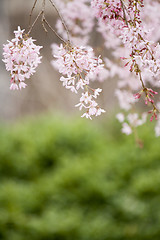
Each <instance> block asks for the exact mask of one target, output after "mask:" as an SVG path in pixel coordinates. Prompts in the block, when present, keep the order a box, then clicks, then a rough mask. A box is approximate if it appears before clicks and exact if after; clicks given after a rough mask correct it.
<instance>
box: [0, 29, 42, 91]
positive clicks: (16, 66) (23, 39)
mask: <svg viewBox="0 0 160 240" xmlns="http://www.w3.org/2000/svg"><path fill="white" fill-rule="evenodd" d="M24 31H25V30H24V29H23V30H21V29H20V27H18V30H17V31H14V34H15V38H13V39H12V40H11V41H8V43H7V44H4V47H3V51H4V52H3V56H4V59H3V62H4V63H5V66H6V69H7V71H9V72H10V75H11V85H10V89H11V90H15V89H17V90H18V89H21V88H25V87H26V86H27V84H26V83H25V82H24V81H25V79H28V78H30V76H31V75H32V74H33V73H34V72H35V69H36V68H37V66H38V64H39V63H40V62H41V58H42V57H40V56H39V54H40V52H39V51H40V49H41V48H42V47H41V46H37V45H35V44H34V41H35V40H33V39H32V38H31V37H29V36H27V35H24Z"/></svg>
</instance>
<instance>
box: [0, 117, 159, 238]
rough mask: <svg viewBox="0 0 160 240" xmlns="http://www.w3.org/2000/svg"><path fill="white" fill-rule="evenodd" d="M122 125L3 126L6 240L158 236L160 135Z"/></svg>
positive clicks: (0, 231) (0, 180) (0, 222)
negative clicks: (129, 132)
mask: <svg viewBox="0 0 160 240" xmlns="http://www.w3.org/2000/svg"><path fill="white" fill-rule="evenodd" d="M117 124H118V123H117ZM117 124H115V123H113V126H111V125H108V126H106V125H105V124H104V123H101V126H99V127H98V125H97V124H96V123H92V124H91V123H90V122H88V121H85V120H82V121H79V120H78V121H77V120H75V119H68V120H66V122H64V121H62V120H60V118H58V119H53V118H52V117H46V118H45V117H44V118H40V119H38V120H32V121H29V122H23V123H21V124H17V125H14V126H11V127H8V126H6V127H5V126H3V125H2V124H1V128H0V139H1V143H0V239H2V240H29V239H31V240H153V239H154V240H159V239H160V206H159V203H160V152H159V139H156V138H155V137H154V134H153V132H152V129H151V127H150V128H148V127H147V126H146V127H143V128H142V129H141V132H140V135H141V138H142V139H143V141H144V148H143V149H140V148H138V147H137V146H136V144H135V142H134V139H133V136H130V137H126V136H123V135H122V134H121V133H120V130H119V125H117Z"/></svg>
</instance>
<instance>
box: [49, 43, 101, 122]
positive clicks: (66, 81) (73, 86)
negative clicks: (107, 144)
mask: <svg viewBox="0 0 160 240" xmlns="http://www.w3.org/2000/svg"><path fill="white" fill-rule="evenodd" d="M52 52H53V56H54V58H55V59H56V60H53V61H52V65H53V67H55V68H57V69H58V70H59V72H60V73H62V74H63V75H65V76H66V77H64V76H61V77H60V81H62V82H63V86H65V87H66V88H67V89H70V90H71V91H72V92H75V93H77V92H78V91H79V89H82V90H83V91H84V92H83V93H82V96H81V98H80V102H79V103H78V104H77V105H76V107H79V109H80V110H82V108H85V109H86V111H87V112H86V113H85V114H83V115H82V117H84V116H85V117H86V118H90V119H92V116H93V115H94V116H98V115H100V114H101V113H102V112H105V111H104V110H103V109H101V108H100V107H99V106H98V104H97V103H96V102H95V100H93V99H95V98H97V96H98V95H99V94H100V92H101V91H102V89H100V88H97V89H92V88H90V87H89V83H90V79H91V78H92V76H93V75H96V74H98V73H99V72H100V70H102V69H103V64H102V60H101V58H100V56H99V57H98V58H97V57H95V56H94V53H93V49H92V48H91V47H88V48H84V47H73V46H71V45H70V44H67V45H65V46H63V45H62V44H61V45H60V46H57V45H55V44H53V45H52Z"/></svg>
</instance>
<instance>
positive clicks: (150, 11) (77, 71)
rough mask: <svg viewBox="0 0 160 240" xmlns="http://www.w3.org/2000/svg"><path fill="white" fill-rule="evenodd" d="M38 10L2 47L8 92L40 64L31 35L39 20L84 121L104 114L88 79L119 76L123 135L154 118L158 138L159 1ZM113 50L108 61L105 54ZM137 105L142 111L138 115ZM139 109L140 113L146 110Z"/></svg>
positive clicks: (61, 1)
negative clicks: (98, 42)
mask: <svg viewBox="0 0 160 240" xmlns="http://www.w3.org/2000/svg"><path fill="white" fill-rule="evenodd" d="M39 1H41V2H42V8H41V11H40V12H39V13H38V15H37V17H36V19H35V20H34V21H33V22H32V21H31V20H32V13H33V11H34V9H35V7H36V4H37V2H38V0H35V1H34V5H33V8H32V10H31V14H30V24H29V29H28V31H27V32H25V30H21V28H20V27H19V26H18V30H17V31H14V34H15V37H14V38H13V39H12V40H11V41H8V43H7V44H5V45H4V48H3V50H4V52H3V56H4V59H3V61H4V63H5V66H6V69H7V71H9V72H10V75H11V80H10V81H11V85H10V89H11V90H15V89H16V90H18V89H22V88H25V87H26V86H27V84H26V79H28V78H30V76H31V75H32V74H33V73H34V72H35V71H36V68H37V66H38V65H39V64H40V62H41V56H40V49H41V48H42V47H41V46H37V45H36V44H35V43H34V41H35V40H33V39H32V37H31V32H32V29H33V28H34V27H36V22H37V21H38V20H39V19H41V22H42V26H43V28H44V31H45V32H47V31H48V30H51V31H52V32H53V33H54V34H56V36H57V37H58V38H59V39H60V41H61V44H60V45H57V44H55V43H53V44H52V46H51V47H52V54H53V57H54V59H53V60H52V62H51V64H52V66H53V67H54V68H56V69H57V70H58V71H59V72H60V73H61V74H62V76H61V77H60V81H61V82H62V84H63V86H64V87H65V88H67V89H70V90H71V91H72V92H73V94H74V93H76V94H77V93H78V94H79V93H80V101H79V103H78V104H76V105H75V106H76V107H78V108H79V109H80V110H84V113H83V114H82V117H86V118H90V119H92V117H93V116H98V115H100V114H101V113H104V112H105V110H104V109H102V108H101V107H100V106H99V105H98V103H97V97H98V95H99V94H100V93H101V91H102V89H100V88H97V89H94V88H92V87H91V82H92V81H95V80H97V81H106V80H107V79H112V78H113V77H115V76H116V77H117V78H118V82H117V88H116V89H115V96H116V97H117V99H118V101H119V105H120V108H121V112H120V113H118V114H117V115H116V117H117V119H118V120H119V121H120V122H121V123H122V132H123V133H125V134H127V135H128V134H131V133H132V132H133V130H134V129H135V128H136V127H137V126H139V125H142V124H144V123H145V122H146V119H147V116H148V114H150V121H152V120H153V119H155V120H156V127H155V133H156V136H160V110H159V108H160V102H158V96H156V95H158V88H159V85H160V79H159V78H160V45H159V43H158V40H159V39H160V32H159V30H158V29H159V24H160V14H159V11H160V2H159V0H145V1H143V0H68V1H66V0H54V1H53V0H39ZM46 1H49V2H50V4H51V6H52V7H54V9H55V10H56V11H57V13H58V15H59V19H58V20H57V23H56V25H55V28H53V27H52V26H51V25H50V23H49V22H48V21H47V19H46V17H45V4H46ZM94 29H96V30H97V32H98V33H99V34H101V36H102V38H103V46H101V47H100V49H101V56H98V57H96V56H95V53H94V50H93V48H92V47H91V46H89V40H90V36H91V32H92V31H93V30H94ZM105 49H107V50H110V51H111V55H112V56H111V58H109V57H108V56H105V55H104V52H105V51H104V50H105ZM139 102H141V103H142V102H144V105H146V107H145V108H146V109H147V110H146V111H145V112H141V114H140V113H137V112H136V109H137V106H138V103H139ZM145 108H143V109H145Z"/></svg>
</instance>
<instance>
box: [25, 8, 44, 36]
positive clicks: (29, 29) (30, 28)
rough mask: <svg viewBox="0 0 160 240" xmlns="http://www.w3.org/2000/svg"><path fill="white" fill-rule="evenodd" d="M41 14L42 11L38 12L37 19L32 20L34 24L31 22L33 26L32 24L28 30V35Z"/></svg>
mask: <svg viewBox="0 0 160 240" xmlns="http://www.w3.org/2000/svg"><path fill="white" fill-rule="evenodd" d="M42 13H43V12H42V11H40V12H39V14H38V15H37V17H36V19H35V20H34V22H33V24H32V26H31V27H30V29H29V30H28V33H27V34H28V35H29V34H30V32H31V31H32V29H33V27H34V25H35V24H36V22H37V20H38V18H39V17H40V16H41V14H42Z"/></svg>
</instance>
